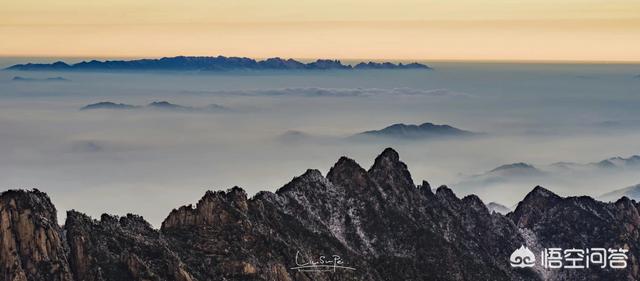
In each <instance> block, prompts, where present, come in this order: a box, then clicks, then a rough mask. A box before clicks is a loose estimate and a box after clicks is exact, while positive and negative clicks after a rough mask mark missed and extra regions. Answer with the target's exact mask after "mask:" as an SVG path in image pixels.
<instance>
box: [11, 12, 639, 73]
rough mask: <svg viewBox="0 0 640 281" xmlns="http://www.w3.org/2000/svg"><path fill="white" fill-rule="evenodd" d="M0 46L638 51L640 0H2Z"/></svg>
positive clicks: (159, 50)
mask: <svg viewBox="0 0 640 281" xmlns="http://www.w3.org/2000/svg"><path fill="white" fill-rule="evenodd" d="M0 7H1V8H0V38H2V40H1V41H0V42H1V43H0V56H66V57H69V56H71V57H160V56H173V55H237V56H249V57H256V58H264V57H273V56H281V57H294V58H342V59H350V58H351V59H367V58H369V59H432V60H434V59H436V60H577V61H640V1H639V0H484V1H482V0H387V1H382V0H323V1H319V0H266V1H265V0H181V1H178V0H135V1H132V0H112V1H104V0H103V1H97V0H57V1H49V0H19V1H16V0H0Z"/></svg>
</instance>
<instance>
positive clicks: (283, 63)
mask: <svg viewBox="0 0 640 281" xmlns="http://www.w3.org/2000/svg"><path fill="white" fill-rule="evenodd" d="M353 69H423V70H430V69H431V68H430V67H429V66H427V65H424V64H421V63H416V62H413V63H408V64H403V63H397V64H396V63H391V62H382V63H380V62H367V63H365V62H361V63H358V64H356V65H354V66H351V65H348V64H343V63H342V62H341V61H339V60H326V59H319V60H316V61H314V62H309V63H303V62H300V61H297V60H294V59H282V58H269V59H266V60H255V59H251V58H246V57H224V56H217V57H189V56H178V57H165V58H160V59H138V60H128V61H125V60H107V61H98V60H92V61H83V62H79V63H76V64H67V63H65V62H62V61H58V62H55V63H27V64H16V65H13V66H10V67H8V68H6V70H19V71H229V70H353Z"/></svg>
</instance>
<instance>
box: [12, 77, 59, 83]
mask: <svg viewBox="0 0 640 281" xmlns="http://www.w3.org/2000/svg"><path fill="white" fill-rule="evenodd" d="M11 81H15V82H68V81H71V80H69V79H66V78H62V77H47V78H30V77H22V76H16V77H13V79H11Z"/></svg>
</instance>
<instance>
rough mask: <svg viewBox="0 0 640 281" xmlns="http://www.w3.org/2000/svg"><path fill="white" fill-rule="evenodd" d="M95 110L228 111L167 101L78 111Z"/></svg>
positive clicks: (93, 106)
mask: <svg viewBox="0 0 640 281" xmlns="http://www.w3.org/2000/svg"><path fill="white" fill-rule="evenodd" d="M96 109H110V110H131V109H156V110H167V111H181V112H224V111H229V110H230V109H229V108H227V107H225V106H222V105H219V104H210V105H207V106H205V107H191V106H183V105H178V104H173V103H170V102H167V101H154V102H152V103H150V104H147V105H145V106H141V105H131V104H124V103H114V102H110V101H105V102H98V103H93V104H89V105H86V106H83V107H82V108H80V110H96Z"/></svg>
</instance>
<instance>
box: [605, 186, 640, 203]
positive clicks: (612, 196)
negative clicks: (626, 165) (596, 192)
mask: <svg viewBox="0 0 640 281" xmlns="http://www.w3.org/2000/svg"><path fill="white" fill-rule="evenodd" d="M623 196H626V197H627V198H629V199H632V200H636V201H640V184H636V185H633V186H629V187H626V188H622V189H618V190H614V191H611V192H608V193H605V194H602V195H600V196H599V197H598V200H602V201H604V202H615V201H617V200H618V199H620V198H622V197H623Z"/></svg>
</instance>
